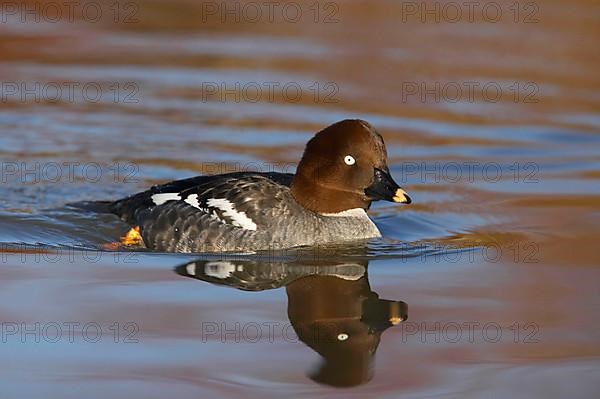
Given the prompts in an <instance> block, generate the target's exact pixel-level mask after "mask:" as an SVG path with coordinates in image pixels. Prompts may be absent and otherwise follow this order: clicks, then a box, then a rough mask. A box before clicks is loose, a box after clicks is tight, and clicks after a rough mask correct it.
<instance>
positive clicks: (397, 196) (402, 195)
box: [392, 188, 411, 204]
mask: <svg viewBox="0 0 600 399" xmlns="http://www.w3.org/2000/svg"><path fill="white" fill-rule="evenodd" d="M392 200H394V202H400V203H402V204H410V203H411V199H410V197H409V196H408V193H407V192H406V191H404V190H402V189H401V188H399V189H397V190H396V192H395V193H394V198H392Z"/></svg>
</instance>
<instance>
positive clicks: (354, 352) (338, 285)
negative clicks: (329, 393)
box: [287, 274, 407, 387]
mask: <svg viewBox="0 0 600 399" xmlns="http://www.w3.org/2000/svg"><path fill="white" fill-rule="evenodd" d="M287 294H288V299H289V301H288V315H289V318H290V322H291V323H292V326H293V327H294V329H295V331H296V333H297V334H298V337H299V338H300V340H301V341H302V342H304V343H305V344H306V345H308V346H309V347H311V348H312V349H313V350H315V351H316V352H317V353H319V354H320V355H321V356H323V358H324V361H323V363H322V364H321V365H320V367H319V368H318V369H317V370H316V371H315V372H314V373H313V374H312V375H311V377H312V378H313V380H315V381H317V382H319V383H323V384H327V385H333V386H340V387H341V386H354V385H359V384H364V383H366V382H368V381H369V380H370V379H371V378H372V367H373V358H374V355H375V351H376V350H377V346H378V345H379V340H380V336H381V333H382V332H383V331H384V330H385V329H387V328H388V327H390V326H392V325H395V324H397V323H399V322H400V321H402V320H406V318H407V305H406V303H404V302H400V301H387V300H382V299H379V298H378V296H377V294H376V293H374V292H372V291H371V289H370V287H369V282H368V278H367V276H366V274H365V276H363V277H361V278H359V279H357V280H354V279H344V278H340V277H333V276H316V275H313V276H308V277H304V278H301V279H299V280H296V281H294V282H292V283H290V284H289V285H288V286H287Z"/></svg>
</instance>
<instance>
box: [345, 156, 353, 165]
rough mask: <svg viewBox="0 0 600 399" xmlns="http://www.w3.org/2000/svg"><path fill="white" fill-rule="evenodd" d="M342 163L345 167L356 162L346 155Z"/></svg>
mask: <svg viewBox="0 0 600 399" xmlns="http://www.w3.org/2000/svg"><path fill="white" fill-rule="evenodd" d="M344 162H345V163H346V165H354V164H355V163H356V160H355V159H354V157H353V156H352V155H346V156H345V157H344Z"/></svg>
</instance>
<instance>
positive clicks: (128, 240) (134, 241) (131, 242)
mask: <svg viewBox="0 0 600 399" xmlns="http://www.w3.org/2000/svg"><path fill="white" fill-rule="evenodd" d="M141 243H142V236H141V235H140V227H139V226H135V227H133V228H131V230H129V231H128V232H127V234H125V235H124V236H123V237H121V240H120V241H119V242H111V243H108V244H104V245H103V247H104V249H106V250H109V251H116V250H118V249H119V248H121V247H123V246H126V247H131V246H138V245H140V244H141Z"/></svg>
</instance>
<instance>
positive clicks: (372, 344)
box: [175, 259, 408, 387]
mask: <svg viewBox="0 0 600 399" xmlns="http://www.w3.org/2000/svg"><path fill="white" fill-rule="evenodd" d="M319 263H320V264H319ZM367 265H368V261H366V260H364V261H355V260H353V261H352V262H339V263H335V262H333V263H332V262H330V261H327V263H326V264H322V262H316V261H315V262H304V261H300V260H294V261H285V262H284V261H278V262H274V261H260V260H247V259H235V260H231V259H230V260H218V261H210V260H199V261H195V262H191V263H188V264H186V265H182V266H179V267H177V268H176V269H175V271H176V272H177V273H178V274H180V275H182V276H186V277H191V278H195V279H199V280H203V281H206V282H209V283H214V284H219V285H226V286H230V287H234V288H237V289H240V290H245V291H262V290H268V289H275V288H281V287H285V289H286V292H287V296H288V317H289V319H290V323H291V325H292V327H293V328H294V330H295V332H296V334H297V335H298V338H299V339H300V340H301V341H302V342H303V343H305V344H306V345H308V346H309V347H310V348H312V349H313V350H314V351H316V352H317V353H318V354H319V355H321V356H322V358H323V360H322V362H321V364H320V365H319V367H318V368H317V369H316V370H314V372H312V373H311V374H310V377H311V378H312V379H313V380H314V381H316V382H318V383H321V384H326V385H331V386H338V387H344V386H348V387H349V386H355V385H360V384H364V383H366V382H368V381H369V380H371V378H372V376H373V361H374V357H375V352H376V350H377V347H378V345H379V340H380V338H381V333H383V332H384V331H385V330H386V329H387V328H389V327H391V326H394V325H397V324H399V323H400V322H402V321H404V320H406V319H407V315H408V313H407V304H406V303H405V302H402V301H389V300H385V299H379V296H378V295H377V294H376V293H375V292H373V291H372V290H371V287H370V286H369V278H368V274H367Z"/></svg>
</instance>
